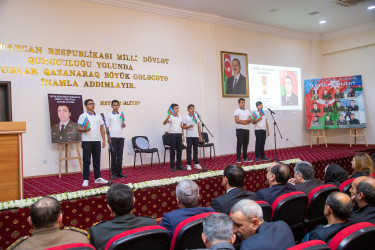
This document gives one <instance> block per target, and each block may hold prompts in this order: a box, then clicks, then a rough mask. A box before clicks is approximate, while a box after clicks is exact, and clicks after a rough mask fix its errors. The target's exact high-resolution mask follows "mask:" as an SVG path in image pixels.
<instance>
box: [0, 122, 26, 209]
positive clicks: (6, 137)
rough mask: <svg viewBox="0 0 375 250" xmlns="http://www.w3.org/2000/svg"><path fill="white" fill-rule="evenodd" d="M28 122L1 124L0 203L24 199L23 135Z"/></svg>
mask: <svg viewBox="0 0 375 250" xmlns="http://www.w3.org/2000/svg"><path fill="white" fill-rule="evenodd" d="M25 132H26V122H0V180H1V181H0V202H1V201H8V200H19V199H23V159H22V158H23V154H22V133H25Z"/></svg>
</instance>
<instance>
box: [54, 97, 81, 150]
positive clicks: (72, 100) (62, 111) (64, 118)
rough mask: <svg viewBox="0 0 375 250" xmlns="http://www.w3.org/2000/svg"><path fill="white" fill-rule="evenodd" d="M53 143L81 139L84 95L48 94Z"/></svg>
mask: <svg viewBox="0 0 375 250" xmlns="http://www.w3.org/2000/svg"><path fill="white" fill-rule="evenodd" d="M48 104H49V117H50V125H51V139H52V143H58V142H74V141H81V133H80V132H79V131H78V124H77V121H78V118H79V116H80V115H81V114H82V113H83V104H82V95H65V94H48Z"/></svg>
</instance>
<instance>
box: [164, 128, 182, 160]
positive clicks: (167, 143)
mask: <svg viewBox="0 0 375 250" xmlns="http://www.w3.org/2000/svg"><path fill="white" fill-rule="evenodd" d="M162 139H163V146H164V166H165V155H166V154H167V151H169V153H171V152H170V150H171V146H170V145H171V142H170V139H169V134H164V135H163V136H162ZM184 149H186V146H185V144H182V150H184Z"/></svg>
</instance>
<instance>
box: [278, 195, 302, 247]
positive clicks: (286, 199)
mask: <svg viewBox="0 0 375 250" xmlns="http://www.w3.org/2000/svg"><path fill="white" fill-rule="evenodd" d="M308 203H309V198H308V197H307V195H306V194H305V193H303V192H300V191H296V192H291V193H287V194H283V195H281V196H280V197H278V198H277V199H276V200H275V201H274V202H273V203H272V211H273V214H272V219H271V221H278V220H282V221H285V222H286V223H287V224H288V225H289V227H290V229H292V231H293V234H294V239H295V240H296V242H300V241H301V240H302V238H303V236H304V235H305V215H306V210H307V206H308Z"/></svg>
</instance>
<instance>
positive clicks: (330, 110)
mask: <svg viewBox="0 0 375 250" xmlns="http://www.w3.org/2000/svg"><path fill="white" fill-rule="evenodd" d="M325 105H326V106H325V107H324V108H323V112H324V113H329V112H333V108H332V107H331V106H329V102H328V101H326V102H325Z"/></svg>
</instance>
